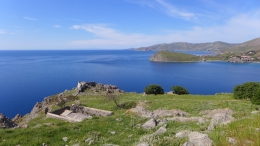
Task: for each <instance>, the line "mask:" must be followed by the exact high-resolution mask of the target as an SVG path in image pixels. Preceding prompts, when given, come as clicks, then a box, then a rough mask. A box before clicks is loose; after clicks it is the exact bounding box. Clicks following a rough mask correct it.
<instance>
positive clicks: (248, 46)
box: [225, 38, 260, 53]
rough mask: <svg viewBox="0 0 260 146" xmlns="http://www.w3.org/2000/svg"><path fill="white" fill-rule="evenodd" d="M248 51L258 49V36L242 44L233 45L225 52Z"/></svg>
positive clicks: (259, 47) (259, 39) (259, 43)
mask: <svg viewBox="0 0 260 146" xmlns="http://www.w3.org/2000/svg"><path fill="white" fill-rule="evenodd" d="M249 51H260V38H256V39H253V40H250V41H246V42H244V43H242V44H239V45H236V46H233V47H231V48H229V49H228V50H226V51H225V52H233V53H246V52H249Z"/></svg>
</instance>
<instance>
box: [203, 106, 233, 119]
mask: <svg viewBox="0 0 260 146" xmlns="http://www.w3.org/2000/svg"><path fill="white" fill-rule="evenodd" d="M219 113H225V114H228V115H232V114H233V113H234V112H233V111H232V110H231V109H229V108H224V109H214V110H205V111H202V112H200V114H202V115H203V117H206V118H212V117H213V116H214V115H215V114H219Z"/></svg>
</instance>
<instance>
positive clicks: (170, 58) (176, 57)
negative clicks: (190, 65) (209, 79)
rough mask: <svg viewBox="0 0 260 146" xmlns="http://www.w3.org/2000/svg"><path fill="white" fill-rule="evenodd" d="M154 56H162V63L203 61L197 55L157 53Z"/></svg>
mask: <svg viewBox="0 0 260 146" xmlns="http://www.w3.org/2000/svg"><path fill="white" fill-rule="evenodd" d="M154 56H160V58H161V61H165V62H179V61H180V62H181V61H187V62H188V61H192V62H193V61H201V58H200V57H198V56H195V55H191V54H185V53H177V52H169V51H160V52H157V53H156V54H155V55H154Z"/></svg>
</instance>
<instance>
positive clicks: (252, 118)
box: [0, 93, 260, 146]
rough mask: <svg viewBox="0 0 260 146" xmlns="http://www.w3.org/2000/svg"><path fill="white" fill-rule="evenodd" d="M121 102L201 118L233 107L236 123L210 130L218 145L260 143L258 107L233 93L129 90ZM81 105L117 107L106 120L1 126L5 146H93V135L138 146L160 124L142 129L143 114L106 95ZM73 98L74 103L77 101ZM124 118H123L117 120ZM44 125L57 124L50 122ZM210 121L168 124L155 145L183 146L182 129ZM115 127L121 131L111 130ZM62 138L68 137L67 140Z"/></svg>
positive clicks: (36, 121) (40, 119)
mask: <svg viewBox="0 0 260 146" xmlns="http://www.w3.org/2000/svg"><path fill="white" fill-rule="evenodd" d="M119 98H120V104H123V103H126V102H132V101H134V102H139V101H142V102H145V103H146V108H147V109H149V110H156V109H158V108H161V109H181V110H183V111H186V112H188V113H189V114H190V115H189V116H201V115H199V112H201V111H203V110H212V109H217V108H230V109H232V110H233V111H234V112H235V113H234V115H233V116H234V117H235V118H236V121H235V122H233V123H231V124H229V125H226V126H222V127H220V128H217V129H216V130H214V131H212V132H210V133H209V136H210V137H211V138H212V140H213V141H214V143H215V145H217V146H218V145H221V146H222V145H223V146H225V145H228V143H227V140H226V137H233V138H236V139H238V140H239V142H240V143H241V145H245V144H244V141H245V140H250V141H253V142H254V145H260V140H259V138H260V135H259V133H260V132H258V133H257V132H255V131H254V129H255V128H260V122H259V121H260V115H259V114H256V115H251V113H250V112H251V111H253V110H255V109H256V108H259V106H256V105H252V104H251V103H250V101H248V100H234V99H233V97H232V95H230V94H227V95H226V94H220V95H210V96H204V95H156V96H155V95H148V96H142V95H141V94H130V93H124V94H122V95H120V96H119ZM79 101H80V105H83V106H88V107H93V108H99V109H104V110H112V111H113V112H114V115H112V116H110V117H106V118H102V117H94V118H93V119H91V120H85V121H83V122H80V123H69V122H66V121H60V120H56V119H48V118H45V116H44V114H42V115H41V116H40V117H38V118H36V119H33V120H31V121H30V122H29V123H28V125H29V127H28V128H26V129H0V145H4V146H9V145H10V146H13V145H18V144H20V145H21V146H24V145H25V146H26V145H28V146H34V145H35V146H39V145H41V144H42V143H46V144H48V145H51V146H52V145H55V146H56V145H58V146H59V145H66V144H67V145H73V144H76V143H79V144H80V145H88V142H87V143H85V140H86V139H88V138H91V139H93V140H94V143H93V145H96V146H99V145H103V144H117V145H121V146H124V145H130V146H132V145H136V144H137V143H138V142H139V140H140V138H141V137H142V136H143V135H147V134H152V133H153V132H155V131H156V130H157V129H158V128H159V127H156V128H154V129H152V130H144V129H142V128H140V125H142V124H143V123H144V122H145V121H147V119H145V118H141V117H138V116H137V115H135V114H133V113H129V112H127V109H118V108H116V106H115V104H114V103H113V102H112V101H110V102H109V101H107V100H106V99H105V96H80V97H79ZM72 103H73V102H71V103H70V104H72ZM118 118H120V119H121V121H117V120H116V119H118ZM45 123H52V124H51V125H46V124H45ZM207 126H208V123H206V124H203V125H199V124H197V123H196V122H188V123H180V122H169V123H167V132H166V133H164V134H163V135H161V136H156V137H153V138H152V142H151V143H152V144H153V145H154V146H164V145H169V146H171V145H180V144H183V143H184V142H185V141H187V138H183V139H176V138H174V135H175V134H176V133H177V132H179V131H181V130H192V131H204V130H205V129H206V128H207ZM112 131H115V132H116V134H114V135H113V134H111V132H112ZM63 137H68V141H67V142H64V141H63V140H62V138H63Z"/></svg>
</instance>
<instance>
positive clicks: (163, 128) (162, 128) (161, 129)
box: [154, 124, 167, 135]
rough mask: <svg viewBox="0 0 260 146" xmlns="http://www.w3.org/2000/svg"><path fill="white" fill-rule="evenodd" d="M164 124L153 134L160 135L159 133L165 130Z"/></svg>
mask: <svg viewBox="0 0 260 146" xmlns="http://www.w3.org/2000/svg"><path fill="white" fill-rule="evenodd" d="M166 126H167V125H166V124H165V125H164V126H162V127H160V128H159V129H158V130H157V131H156V132H155V133H154V135H161V134H163V133H165V132H167V129H166Z"/></svg>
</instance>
